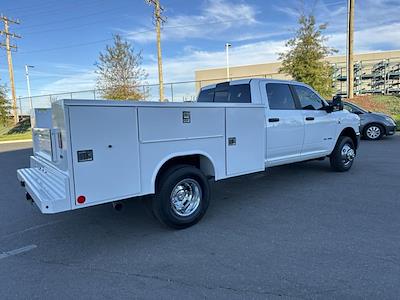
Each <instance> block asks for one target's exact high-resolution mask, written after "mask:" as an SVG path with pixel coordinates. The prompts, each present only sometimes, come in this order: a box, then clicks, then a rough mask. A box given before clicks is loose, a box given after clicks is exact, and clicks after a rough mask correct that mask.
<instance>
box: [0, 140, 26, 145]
mask: <svg viewBox="0 0 400 300" xmlns="http://www.w3.org/2000/svg"><path fill="white" fill-rule="evenodd" d="M27 142H32V140H15V141H2V142H0V144H13V143H27Z"/></svg>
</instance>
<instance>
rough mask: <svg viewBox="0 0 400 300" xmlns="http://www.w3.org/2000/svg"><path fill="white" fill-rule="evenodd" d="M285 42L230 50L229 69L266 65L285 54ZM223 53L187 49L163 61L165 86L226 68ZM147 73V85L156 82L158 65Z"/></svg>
mask: <svg viewBox="0 0 400 300" xmlns="http://www.w3.org/2000/svg"><path fill="white" fill-rule="evenodd" d="M284 43H285V41H283V40H281V41H270V42H267V41H263V42H257V43H249V44H245V45H241V46H238V47H235V46H233V47H232V48H230V51H229V59H230V63H231V65H232V66H235V65H247V64H257V63H265V62H268V61H274V60H276V59H277V56H278V55H277V53H278V52H281V51H282V50H284ZM225 60H226V56H225V50H224V49H221V51H204V50H197V49H190V50H188V52H187V53H186V54H185V55H182V56H179V57H173V58H166V59H164V61H163V69H164V76H165V81H166V82H175V81H186V80H194V71H195V70H199V69H206V68H218V67H224V66H225ZM144 67H145V69H146V70H147V71H148V72H149V82H157V65H156V64H148V65H145V66H144Z"/></svg>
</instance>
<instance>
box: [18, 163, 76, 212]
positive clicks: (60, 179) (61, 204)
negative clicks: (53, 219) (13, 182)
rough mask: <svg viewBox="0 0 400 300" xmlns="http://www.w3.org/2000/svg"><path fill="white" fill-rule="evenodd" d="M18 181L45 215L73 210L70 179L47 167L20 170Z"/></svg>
mask: <svg viewBox="0 0 400 300" xmlns="http://www.w3.org/2000/svg"><path fill="white" fill-rule="evenodd" d="M17 177H18V180H19V181H20V182H21V184H23V185H24V186H25V189H26V191H27V192H28V194H29V195H30V197H31V198H32V200H33V201H34V202H35V204H36V205H37V206H38V207H39V209H40V211H41V212H42V213H44V214H53V213H58V212H62V211H66V210H71V203H70V201H69V197H68V195H69V193H68V190H69V189H68V177H67V176H66V175H64V174H63V173H61V172H57V171H53V170H49V169H47V168H45V167H36V168H26V169H19V170H18V171H17Z"/></svg>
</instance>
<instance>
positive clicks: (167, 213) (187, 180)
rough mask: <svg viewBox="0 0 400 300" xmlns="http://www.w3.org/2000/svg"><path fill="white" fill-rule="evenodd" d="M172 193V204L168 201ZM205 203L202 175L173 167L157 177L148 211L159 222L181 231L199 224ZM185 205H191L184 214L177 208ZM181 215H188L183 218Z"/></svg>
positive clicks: (207, 193)
mask: <svg viewBox="0 0 400 300" xmlns="http://www.w3.org/2000/svg"><path fill="white" fill-rule="evenodd" d="M178 184H179V185H178ZM177 191H178V192H177ZM173 192H175V193H174V195H175V196H176V197H175V198H174V199H178V200H177V201H176V203H177V204H176V205H174V204H173V201H172V198H173V197H172V196H173ZM188 195H192V197H190V196H188ZM195 195H198V197H196V196H195ZM179 196H181V197H182V198H183V199H181V198H179ZM196 199H198V200H197V201H196ZM209 202H210V185H209V182H208V180H207V178H206V177H205V176H204V174H203V172H201V171H200V170H199V169H198V168H196V167H194V166H191V165H177V166H174V167H172V168H170V169H169V170H167V171H166V172H165V173H164V174H162V175H161V178H160V180H159V181H158V186H157V189H156V194H155V196H154V199H153V203H152V208H153V212H154V215H155V216H156V218H157V219H158V220H159V221H160V222H161V223H163V224H164V225H166V226H168V227H171V228H174V229H183V228H187V227H190V226H192V225H194V224H196V223H197V222H199V221H200V219H201V218H202V217H203V216H204V214H205V213H206V211H207V208H208V205H209ZM187 203H191V204H190V205H188V208H187V210H188V211H184V210H183V209H182V210H179V208H180V207H179V206H180V205H182V204H187ZM196 203H197V204H196ZM182 206H185V205H182ZM185 212H186V213H188V212H190V214H188V215H185Z"/></svg>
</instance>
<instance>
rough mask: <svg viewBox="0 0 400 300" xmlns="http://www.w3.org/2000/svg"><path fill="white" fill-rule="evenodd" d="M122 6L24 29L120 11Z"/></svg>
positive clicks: (33, 26)
mask: <svg viewBox="0 0 400 300" xmlns="http://www.w3.org/2000/svg"><path fill="white" fill-rule="evenodd" d="M121 8H122V9H124V7H121V6H119V7H117V8H115V9H108V10H102V11H98V12H93V13H90V14H84V15H80V16H75V17H71V18H65V19H59V20H57V21H52V22H46V23H40V24H34V25H29V26H24V27H23V29H27V28H35V27H43V26H47V25H53V24H58V23H65V22H67V21H74V20H80V19H83V18H87V17H90V16H96V15H102V14H108V15H109V14H110V12H115V11H119V10H121ZM103 22H104V20H103Z"/></svg>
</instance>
